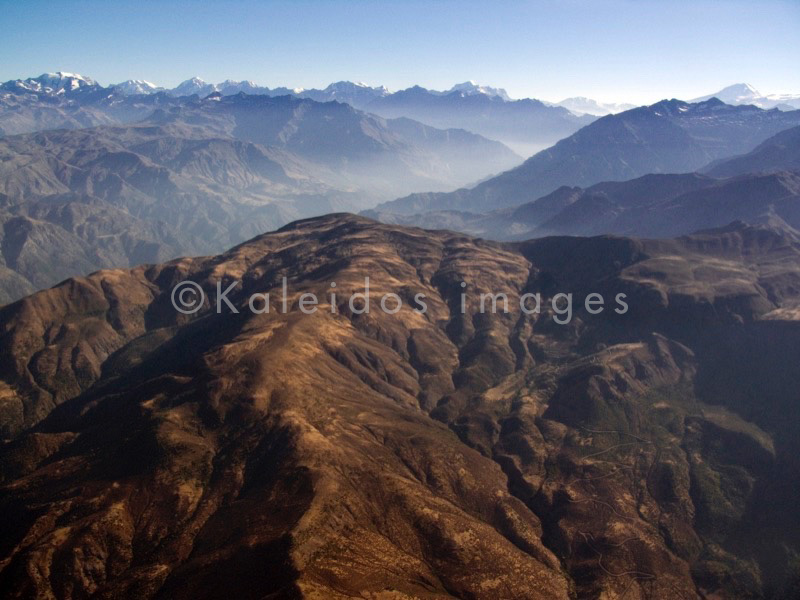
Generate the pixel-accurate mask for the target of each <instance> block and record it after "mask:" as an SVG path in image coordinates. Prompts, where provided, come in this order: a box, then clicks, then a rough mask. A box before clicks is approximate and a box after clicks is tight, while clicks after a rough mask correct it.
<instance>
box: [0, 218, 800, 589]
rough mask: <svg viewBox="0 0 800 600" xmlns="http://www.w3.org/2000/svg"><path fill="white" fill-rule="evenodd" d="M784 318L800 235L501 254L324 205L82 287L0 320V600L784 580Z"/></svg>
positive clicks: (789, 389) (458, 237)
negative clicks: (219, 300)
mask: <svg viewBox="0 0 800 600" xmlns="http://www.w3.org/2000/svg"><path fill="white" fill-rule="evenodd" d="M365 276H369V277H370V295H371V304H370V311H369V312H368V313H361V310H360V309H361V308H363V304H358V302H357V303H356V304H355V305H354V306H356V310H351V307H350V304H349V302H348V300H349V298H350V296H351V295H353V294H354V293H356V292H362V291H363V285H364V281H363V280H364V277H365ZM283 277H286V278H287V289H288V294H289V310H288V311H287V312H285V313H284V312H282V311H281V310H280V303H279V301H278V298H279V297H280V290H281V283H282V278H283ZM186 279H190V280H193V281H196V282H198V283H199V284H200V285H202V286H203V289H204V290H205V293H206V296H207V303H206V305H205V306H204V308H203V309H202V310H200V311H199V312H197V313H196V314H194V315H191V316H186V315H182V314H180V313H178V312H177V311H176V310H175V309H174V308H173V306H172V305H171V302H170V294H171V291H172V289H173V287H174V286H175V285H176V284H177V283H179V282H181V281H183V280H186ZM235 280H240V281H241V282H242V284H241V286H239V287H237V288H235V290H234V291H232V292H231V293H230V294H229V296H228V297H229V298H230V300H231V303H232V304H233V305H234V306H236V307H238V308H239V309H240V313H239V314H232V313H231V312H230V311H229V310H227V309H226V308H225V307H223V311H222V313H221V314H217V312H216V306H215V303H214V298H215V294H216V285H217V282H218V281H219V282H222V283H223V289H224V288H226V287H227V286H228V284H229V283H231V282H233V281H235ZM331 282H336V284H337V285H336V288H335V291H336V294H337V295H336V299H335V301H334V302H333V303H331V301H330V292H331V290H332V288H331V286H330V284H331ZM461 282H466V284H467V285H466V287H465V288H464V287H462V286H461ZM462 291H464V293H465V294H466V301H465V308H466V309H465V311H464V314H462V312H461V310H460V302H461V293H462ZM267 292H269V293H270V294H271V297H272V298H273V301H272V306H271V310H270V312H269V313H268V314H252V312H251V311H250V310H248V309H247V302H248V298H249V297H250V295H251V294H253V293H267ZM312 292H313V293H315V294H317V296H318V297H319V298H320V304H319V310H318V311H317V312H315V313H314V314H311V315H306V314H303V313H302V312H300V310H298V302H299V300H300V295H301V294H303V293H312ZM389 292H393V293H396V294H398V295H399V296H400V297H401V299H402V300H403V307H402V308H401V310H400V311H399V312H397V313H396V314H387V313H385V312H384V311H382V310H380V308H379V299H380V297H381V296H382V295H383V294H385V293H389ZM489 292H491V293H500V292H503V293H506V294H507V295H508V299H509V312H508V313H507V314H505V313H503V312H502V311H501V312H498V313H497V314H491V312H484V313H481V312H480V302H479V297H480V294H481V293H489ZM537 292H538V293H540V294H541V297H542V311H541V313H539V314H535V313H534V314H530V315H526V314H523V313H522V312H521V311H520V308H519V297H520V296H521V295H522V294H524V293H537ZM559 292H564V293H572V294H573V298H574V303H573V308H574V314H573V318H572V320H571V321H570V323H569V324H566V325H559V324H557V323H556V322H555V321H554V318H553V317H554V315H553V314H552V309H551V308H550V299H551V298H552V297H553V296H554V295H555V294H557V293H559ZM589 293H599V294H602V295H603V296H604V298H605V299H606V304H605V307H604V310H603V311H602V312H601V313H599V314H589V313H588V312H587V310H586V308H585V306H584V298H585V297H586V295H587V294H589ZM620 293H623V294H625V302H626V303H627V306H628V310H627V311H626V312H625V313H624V314H618V313H617V312H615V310H614V308H616V307H617V306H618V305H617V304H616V303H615V302H613V299H614V298H615V297H616V295H617V294H620ZM417 294H424V296H425V300H424V301H425V303H426V306H427V310H426V312H425V313H424V314H421V313H420V312H419V310H414V309H415V308H417V309H420V308H422V307H421V306H420V305H419V302H418V301H417V302H415V300H414V298H415V296H416V295H417ZM359 302H360V301H359ZM332 305H333V306H332ZM391 305H392V304H391V302H390V306H391ZM799 316H800V241H798V239H797V238H796V237H795V236H794V234H793V233H791V232H788V233H787V232H786V230H782V229H777V228H773V227H770V226H767V225H764V226H748V225H745V224H743V223H733V224H731V225H729V226H727V227H724V228H722V229H716V230H710V231H707V232H702V233H698V234H694V235H691V236H687V237H682V238H678V239H675V240H639V239H628V238H622V237H610V236H602V237H594V238H565V237H553V238H544V239H540V240H533V241H529V242H520V243H514V244H510V243H507V244H501V243H495V242H487V241H482V240H479V239H474V238H470V237H468V236H466V235H463V234H456V233H449V232H444V231H438V232H432V231H424V230H420V229H414V228H403V227H399V226H390V225H381V224H378V223H376V222H374V221H371V220H369V219H366V218H363V217H355V216H352V215H342V214H339V215H329V216H326V217H319V218H315V219H310V220H306V221H301V222H297V223H294V224H291V225H288V226H286V227H285V228H283V229H281V230H279V231H278V232H275V233H269V234H265V235H261V236H260V237H257V238H255V239H253V240H251V241H249V242H246V243H244V244H242V245H240V246H238V247H235V248H233V249H232V250H230V251H228V252H226V253H224V254H221V255H219V256H214V257H208V258H192V259H189V258H187V259H179V260H175V261H172V262H168V263H165V264H161V265H157V266H153V265H145V266H140V267H136V268H132V269H115V270H106V271H99V272H96V273H94V274H92V275H89V276H88V277H77V278H73V279H69V280H67V281H65V282H63V283H61V284H60V285H58V286H56V287H54V288H52V289H48V290H44V291H41V292H38V293H35V294H33V295H31V296H28V297H26V298H24V299H22V300H20V301H18V302H15V303H13V304H9V305H6V306H5V307H3V308H2V309H0V352H2V356H3V360H2V361H0V423H2V436H3V438H4V442H3V443H2V446H1V447H0V477H2V484H1V486H0V511H1V512H2V514H3V519H2V520H0V590H2V596H3V597H7V598H56V597H58V598H66V597H68V598H89V597H91V598H121V597H127V598H134V597H135V598H170V599H173V598H187V599H188V598H204V597H216V598H220V597H229V598H299V597H305V598H319V599H335V598H352V597H358V598H375V599H378V598H380V599H400V598H475V599H487V600H488V599H491V600H494V599H499V598H507V599H512V598H513V599H522V598H541V599H548V600H550V599H555V598H576V599H578V598H580V599H583V598H598V599H600V598H603V599H606V598H608V599H610V598H624V599H626V600H631V599H666V598H709V599H711V598H771V599H778V598H781V599H789V598H796V597H797V594H798V591H800V587H798V586H800V579H799V578H798V577H799V576H800V558H799V557H800V512H798V511H797V508H796V507H797V506H798V502H800V459H798V456H800V431H798V429H799V428H800V425H799V424H798V423H800V419H798V416H800V415H798V390H800V372H799V371H798V369H797V365H798V364H799V363H800V324H798V317H799Z"/></svg>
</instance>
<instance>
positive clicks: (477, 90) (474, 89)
mask: <svg viewBox="0 0 800 600" xmlns="http://www.w3.org/2000/svg"><path fill="white" fill-rule="evenodd" d="M453 92H461V93H462V94H465V95H467V96H474V95H477V94H484V95H486V96H493V97H497V98H501V99H503V100H505V101H506V102H508V101H510V100H511V98H510V97H509V96H508V93H507V92H506V91H505V90H504V89H503V88H493V87H489V86H487V85H478V84H477V83H476V82H475V81H473V80H471V79H470V80H469V81H465V82H464V83H457V84H456V85H454V86H453V87H451V88H450V89H449V90H448V91H447V92H446V93H448V94H449V93H453Z"/></svg>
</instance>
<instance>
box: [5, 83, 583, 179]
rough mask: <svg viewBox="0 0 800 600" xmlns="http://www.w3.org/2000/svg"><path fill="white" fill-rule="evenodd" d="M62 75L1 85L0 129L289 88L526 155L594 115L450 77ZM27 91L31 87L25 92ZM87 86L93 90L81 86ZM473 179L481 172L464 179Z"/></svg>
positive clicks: (86, 122) (82, 121)
mask: <svg viewBox="0 0 800 600" xmlns="http://www.w3.org/2000/svg"><path fill="white" fill-rule="evenodd" d="M67 75H69V74H64V76H63V77H62V79H64V82H72V83H69V84H67V83H64V82H61V83H59V85H61V86H62V87H63V86H65V85H66V86H67V87H69V86H75V90H76V91H77V90H79V89H81V90H84V89H85V90H86V91H85V92H84V93H83V94H74V93H71V94H70V93H68V94H66V95H64V94H61V96H59V94H58V91H57V89H56V88H54V87H52V86H53V85H55V83H53V81H55V80H54V79H53V78H55V75H43V76H41V77H40V78H37V79H29V80H25V81H22V80H18V81H9V82H6V83H5V84H2V86H0V90H2V91H5V92H7V93H1V92H0V135H13V134H17V133H29V132H31V131H39V130H42V129H52V128H58V127H70V128H74V127H90V126H94V125H103V124H109V123H111V122H125V123H127V122H131V120H136V119H141V118H144V116H146V115H141V114H139V113H135V115H133V116H132V117H131V118H130V119H129V120H123V121H120V120H116V121H115V120H114V117H112V118H111V119H109V115H108V112H109V111H111V110H112V109H113V108H117V109H119V108H124V107H126V106H127V105H128V104H139V105H142V104H147V103H148V102H151V101H152V100H149V99H148V98H147V97H148V96H152V97H155V98H158V102H160V103H161V104H164V105H168V104H173V105H177V104H181V103H183V102H185V101H191V98H186V97H190V96H198V97H199V98H205V97H207V96H209V95H211V94H215V93H219V94H221V95H222V96H232V95H237V94H240V93H245V94H249V95H263V96H272V97H278V96H286V95H289V96H294V97H297V98H305V99H310V100H315V101H317V102H331V101H337V102H343V103H345V104H349V105H351V106H353V107H354V108H357V109H360V110H364V111H366V112H370V113H374V114H377V115H379V116H382V117H384V118H389V119H394V118H410V119H413V120H416V121H420V122H422V123H424V124H426V125H429V126H432V127H436V128H439V129H465V130H467V131H470V132H473V133H477V134H479V135H483V136H485V137H488V138H490V139H493V140H499V141H501V142H503V143H506V144H507V145H509V146H510V147H512V148H513V149H514V150H515V151H516V152H518V153H520V154H523V155H526V156H529V155H530V154H532V153H533V152H535V151H538V150H540V149H542V148H544V147H547V146H549V145H551V144H553V143H555V142H556V141H557V140H559V139H561V138H563V137H565V136H567V135H569V134H571V133H574V132H575V131H577V130H578V129H579V128H580V127H581V126H583V125H586V124H588V123H590V122H591V121H592V120H593V119H594V117H592V116H589V115H581V116H577V115H574V114H572V113H571V112H569V111H568V110H566V109H564V108H562V107H557V106H555V107H554V106H549V105H545V104H544V103H542V102H539V101H538V100H530V99H526V100H511V99H510V98H509V96H508V94H507V93H506V91H505V90H503V89H500V88H493V87H489V86H483V85H478V84H477V83H475V82H473V81H468V82H465V83H461V84H456V85H455V86H453V87H452V88H451V89H450V90H447V91H444V92H441V91H436V90H427V89H425V88H421V87H418V86H416V87H413V88H410V89H408V90H401V91H399V92H395V93H390V92H389V90H388V89H386V87H383V86H380V87H370V86H368V85H366V84H364V83H352V82H349V81H339V82H336V83H332V84H330V85H329V86H327V87H326V88H324V89H303V88H285V87H283V88H274V89H270V88H268V87H263V86H259V85H256V84H255V83H253V82H252V81H233V80H226V81H224V82H222V83H207V82H206V81H203V80H202V79H200V78H199V77H193V78H191V79H187V80H186V81H184V82H182V83H181V84H179V85H178V86H177V87H175V88H172V89H166V90H165V89H164V88H160V87H158V86H155V85H154V84H151V83H149V82H146V81H142V80H129V81H126V82H123V83H121V84H117V85H115V86H109V87H108V88H105V87H103V86H101V85H99V84H97V83H96V82H94V81H93V80H91V79H90V78H85V77H82V76H80V75H74V76H72V75H70V77H72V79H68V78H67ZM59 76H61V74H59ZM39 80H42V81H39ZM59 81H60V80H59ZM43 82H44V83H43ZM45 84H48V85H49V87H48V85H45ZM50 84H52V85H50ZM54 90H56V91H54ZM34 91H35V92H36V93H35V94H32V92H34ZM88 91H91V92H92V93H86V92H88ZM486 173H488V171H487V172H486ZM486 173H484V175H485V174H486ZM477 179H480V176H479V177H473V178H472V179H471V181H475V180H477Z"/></svg>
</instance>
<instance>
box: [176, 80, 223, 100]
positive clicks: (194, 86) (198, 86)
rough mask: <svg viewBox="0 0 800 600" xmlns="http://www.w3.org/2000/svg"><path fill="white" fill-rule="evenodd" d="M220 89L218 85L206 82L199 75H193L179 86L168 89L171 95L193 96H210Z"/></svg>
mask: <svg viewBox="0 0 800 600" xmlns="http://www.w3.org/2000/svg"><path fill="white" fill-rule="evenodd" d="M216 91H218V89H217V86H216V85H215V84H213V83H206V82H205V81H203V80H202V79H200V78H199V77H192V78H191V79H187V80H186V81H184V82H183V83H181V84H179V85H178V86H177V87H175V88H173V89H171V90H168V93H169V94H170V95H171V96H191V95H192V94H197V95H198V96H201V97H203V96H208V95H209V94H210V93H212V92H216Z"/></svg>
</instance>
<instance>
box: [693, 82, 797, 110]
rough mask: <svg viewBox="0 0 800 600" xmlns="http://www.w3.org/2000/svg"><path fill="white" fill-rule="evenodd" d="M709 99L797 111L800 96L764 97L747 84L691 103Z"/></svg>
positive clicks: (732, 87)
mask: <svg viewBox="0 0 800 600" xmlns="http://www.w3.org/2000/svg"><path fill="white" fill-rule="evenodd" d="M711 98H718V99H720V100H722V101H723V102H725V103H726V104H735V105H739V104H752V105H753V106H758V107H759V108H777V109H779V110H797V109H799V108H800V94H769V95H764V94H762V93H761V92H759V91H758V90H757V89H755V88H754V87H753V86H752V85H750V84H747V83H736V84H734V85H729V86H728V87H726V88H723V89H721V90H720V91H718V92H716V93H715V94H709V95H708V96H702V97H700V98H696V99H694V100H692V102H703V101H705V100H710V99H711Z"/></svg>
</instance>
